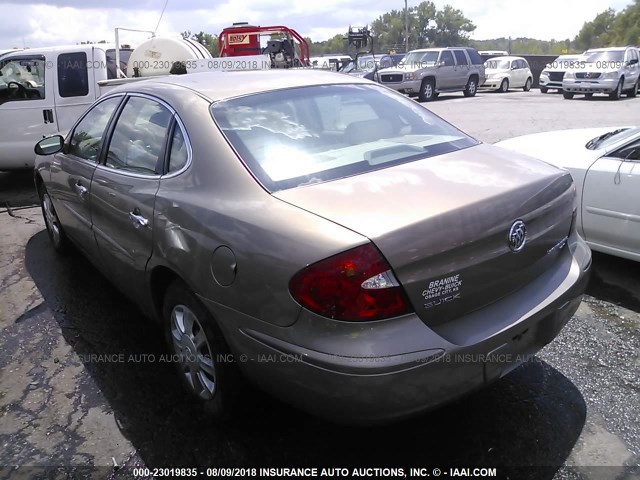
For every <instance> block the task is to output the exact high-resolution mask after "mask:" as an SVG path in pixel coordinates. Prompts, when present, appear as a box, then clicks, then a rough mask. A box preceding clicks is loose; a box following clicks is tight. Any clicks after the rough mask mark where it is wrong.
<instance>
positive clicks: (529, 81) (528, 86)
mask: <svg viewBox="0 0 640 480" xmlns="http://www.w3.org/2000/svg"><path fill="white" fill-rule="evenodd" d="M532 83H533V82H532V80H531V77H529V78H527V81H526V82H524V87H522V90H524V91H525V92H528V91H529V90H531V84H532ZM540 90H542V89H540Z"/></svg>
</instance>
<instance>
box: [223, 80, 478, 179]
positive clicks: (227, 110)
mask: <svg viewBox="0 0 640 480" xmlns="http://www.w3.org/2000/svg"><path fill="white" fill-rule="evenodd" d="M283 102H286V103H287V105H288V106H289V107H290V108H291V110H292V113H291V114H288V115H283V114H282V112H281V111H280V109H279V108H278V106H279V105H281V104H282V103H283ZM211 112H212V115H213V118H214V120H215V121H216V123H217V124H218V126H219V127H220V129H221V130H222V132H223V134H224V135H225V136H226V137H227V139H228V141H229V142H230V143H231V145H232V146H233V147H234V148H235V150H236V152H237V153H238V155H239V156H240V158H241V159H242V160H243V162H244V163H245V165H246V166H247V168H248V169H249V170H250V171H251V172H252V173H253V175H254V176H255V177H256V178H257V179H258V180H259V181H260V183H261V184H262V185H263V186H264V187H265V188H267V189H268V190H270V191H277V190H283V189H287V188H294V187H297V186H301V185H305V184H310V183H316V182H323V181H330V180H334V179H337V178H343V177H347V176H352V175H358V174H361V173H364V172H368V171H372V170H378V169H381V168H387V167H390V166H393V165H397V164H400V163H406V162H412V161H416V160H421V159H425V158H428V157H433V156H436V155H440V154H443V153H447V152H451V151H455V150H460V149H462V148H466V147H469V146H472V145H475V144H476V143H477V142H476V141H475V140H473V139H471V138H470V137H468V136H467V135H465V134H464V133H462V132H460V131H459V130H457V129H456V128H454V127H452V126H451V125H449V124H448V123H446V122H444V121H443V120H441V119H440V118H439V117H437V116H436V115H434V114H432V113H431V112H429V111H428V110H427V109H425V108H424V107H422V106H420V105H418V104H417V103H416V102H414V101H413V100H410V99H408V98H405V97H403V96H401V95H398V94H397V93H395V92H390V91H388V90H387V89H385V88H382V87H379V86H377V85H375V84H372V85H325V86H313V87H301V88H293V89H288V90H282V91H277V92H267V93H260V94H255V95H249V96H245V97H241V98H237V99H231V100H226V101H221V102H217V103H214V104H213V105H212V107H211Z"/></svg>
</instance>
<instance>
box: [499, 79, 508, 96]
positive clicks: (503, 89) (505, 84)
mask: <svg viewBox="0 0 640 480" xmlns="http://www.w3.org/2000/svg"><path fill="white" fill-rule="evenodd" d="M498 91H499V92H502V93H507V92H508V91H509V80H507V79H506V78H505V79H503V80H502V83H500V88H499V89H498Z"/></svg>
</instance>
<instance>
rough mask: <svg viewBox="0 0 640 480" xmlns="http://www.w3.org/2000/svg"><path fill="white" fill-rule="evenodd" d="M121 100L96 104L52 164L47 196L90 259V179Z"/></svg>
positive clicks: (92, 246) (93, 253)
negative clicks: (110, 122) (106, 132)
mask: <svg viewBox="0 0 640 480" xmlns="http://www.w3.org/2000/svg"><path fill="white" fill-rule="evenodd" d="M122 99H123V97H122V96H116V97H111V98H107V99H105V100H104V101H102V102H100V103H98V104H96V105H95V106H94V107H93V108H92V109H91V110H90V111H89V112H87V114H86V115H85V116H84V117H83V118H82V120H81V121H80V122H79V123H78V124H77V126H76V127H75V128H74V129H73V131H72V132H71V134H70V137H69V138H68V139H67V140H68V143H67V144H66V145H65V148H64V150H63V151H62V152H60V153H57V154H55V155H54V157H53V160H52V162H51V179H50V183H49V187H48V189H49V195H50V196H51V198H52V200H53V204H54V207H55V209H56V213H57V214H58V218H59V219H60V222H61V224H62V225H64V229H65V231H66V233H67V234H68V235H69V236H70V237H71V238H72V239H73V240H74V241H75V242H76V243H77V244H78V245H79V246H80V247H81V248H83V249H84V250H86V252H87V254H88V255H90V256H91V258H93V257H94V256H97V249H96V243H95V240H94V238H93V233H92V231H91V204H92V192H91V179H92V178H93V173H94V171H95V169H96V166H97V165H98V161H99V158H100V151H101V149H102V146H103V138H104V135H105V131H106V129H107V125H108V124H109V120H110V119H111V117H112V116H113V113H114V112H115V111H116V108H117V107H118V105H119V104H120V102H121V101H122Z"/></svg>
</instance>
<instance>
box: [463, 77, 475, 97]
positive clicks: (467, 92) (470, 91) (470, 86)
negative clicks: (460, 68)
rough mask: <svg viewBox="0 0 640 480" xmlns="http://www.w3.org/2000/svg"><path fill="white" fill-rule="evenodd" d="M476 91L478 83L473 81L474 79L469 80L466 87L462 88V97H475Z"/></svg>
mask: <svg viewBox="0 0 640 480" xmlns="http://www.w3.org/2000/svg"><path fill="white" fill-rule="evenodd" d="M477 90H478V81H477V80H476V79H475V77H471V78H469V80H468V81H467V86H466V87H464V91H463V93H464V96H465V97H475V95H476V92H477Z"/></svg>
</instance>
